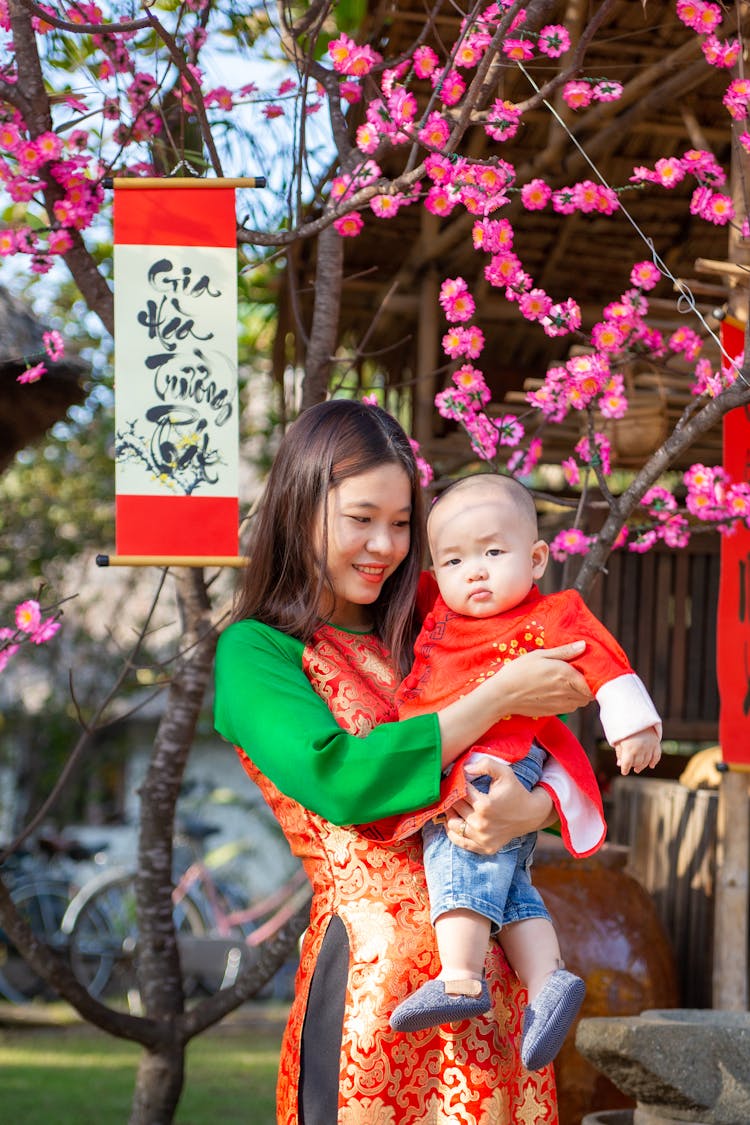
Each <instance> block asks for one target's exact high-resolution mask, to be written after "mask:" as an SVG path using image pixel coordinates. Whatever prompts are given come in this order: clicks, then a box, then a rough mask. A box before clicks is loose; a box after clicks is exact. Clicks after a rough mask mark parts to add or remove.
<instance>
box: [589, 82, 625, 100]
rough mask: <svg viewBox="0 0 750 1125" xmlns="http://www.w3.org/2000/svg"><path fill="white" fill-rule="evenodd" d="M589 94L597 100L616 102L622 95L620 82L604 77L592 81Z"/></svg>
mask: <svg viewBox="0 0 750 1125" xmlns="http://www.w3.org/2000/svg"><path fill="white" fill-rule="evenodd" d="M591 95H592V97H593V98H594V100H595V101H597V102H616V101H618V100H619V99H620V98H621V97H622V83H621V82H613V81H612V80H611V79H609V78H604V79H602V80H601V81H600V82H595V83H594V85H593V87H592V90H591Z"/></svg>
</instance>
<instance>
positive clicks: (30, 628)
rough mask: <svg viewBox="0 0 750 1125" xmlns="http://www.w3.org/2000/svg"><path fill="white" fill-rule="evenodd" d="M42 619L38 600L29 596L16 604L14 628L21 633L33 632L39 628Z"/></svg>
mask: <svg viewBox="0 0 750 1125" xmlns="http://www.w3.org/2000/svg"><path fill="white" fill-rule="evenodd" d="M41 620H42V611H41V609H40V606H39V602H37V601H35V600H34V599H33V598H29V599H28V600H27V601H25V602H20V603H19V605H17V606H16V628H17V629H20V631H21V632H22V633H33V632H34V631H35V630H36V629H38V628H39V625H40V623H41Z"/></svg>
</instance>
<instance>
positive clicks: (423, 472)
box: [362, 399, 435, 488]
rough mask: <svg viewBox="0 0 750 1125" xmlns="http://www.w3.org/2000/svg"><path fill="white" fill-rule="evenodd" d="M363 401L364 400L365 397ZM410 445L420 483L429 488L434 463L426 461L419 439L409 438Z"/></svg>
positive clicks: (375, 403) (432, 476)
mask: <svg viewBox="0 0 750 1125" xmlns="http://www.w3.org/2000/svg"><path fill="white" fill-rule="evenodd" d="M362 401H363V402H364V399H363V400H362ZM372 405H373V406H377V402H374V403H373V404H372ZM409 445H410V446H411V448H412V453H413V454H414V460H415V461H416V462H417V472H418V473H419V483H420V484H421V485H422V488H427V485H428V484H429V483H430V481H431V480H432V479H433V478H434V476H435V474H434V473H433V471H432V465H430V464H429V462H428V461H425V459H424V457H422V456H421V453H420V447H419V442H418V441H415V440H414V438H409Z"/></svg>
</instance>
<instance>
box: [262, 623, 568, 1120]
mask: <svg viewBox="0 0 750 1125" xmlns="http://www.w3.org/2000/svg"><path fill="white" fill-rule="evenodd" d="M303 667H304V669H305V672H306V674H307V675H308V678H309V679H310V681H311V683H312V685H313V687H314V688H315V690H316V691H318V692H319V694H320V695H321V696H323V698H325V699H326V701H327V703H328V705H329V707H330V708H331V710H332V712H333V713H334V715H335V716H336V718H337V719H338V721H339V723H340V724H341V725H342V726H343V727H344V728H345V729H347V730H349V731H351V732H352V733H355V734H364V733H366V732H367V731H368V730H370V729H372V727H373V726H374V725H375V724H377V723H381V722H383V721H386V720H389V719H394V718H395V710H394V706H393V693H394V690H395V686H396V682H395V676H394V673H393V669H392V668H391V666H390V664H389V662H388V659H387V657H386V655H385V653H384V651H383V649H382V646H381V645H380V643H379V642H378V641H377V640H376V639H375V638H373V637H370V636H364V637H363V636H354V635H351V634H344V633H339V632H337V631H336V630H333V629H330V628H327V627H326V628H323V629H321V630H319V632H318V634H317V635H316V637H315V638H314V644H313V645H311V646H310V647H309V648H308V649H307V650H306V651H305V654H304V657H303ZM249 772H250V773H251V775H252V776H253V777H254V780H255V781H256V782H257V784H258V785H259V786H260V788H261V790H262V792H263V795H264V797H265V799H266V801H267V802H268V803H269V805H270V807H271V808H272V810H273V812H274V814H275V815H276V817H277V819H278V820H279V823H280V824H281V826H282V828H283V830H284V833H285V835H286V836H287V839H288V840H289V844H290V846H291V848H292V851H293V852H294V853H295V855H298V856H300V857H301V858H302V860H303V862H304V865H305V870H306V871H307V874H308V877H309V878H310V881H311V883H312V885H313V888H314V891H315V896H314V899H313V905H312V909H311V918H310V926H309V928H308V930H307V932H306V936H305V940H304V942H303V948H302V952H301V956H300V968H299V972H298V977H297V990H296V996H295V1000H294V1002H293V1004H292V1008H291V1012H290V1016H289V1022H288V1025H287V1029H286V1033H285V1036H284V1042H283V1045H282V1053H281V1060H280V1065H279V1082H278V1100H277V1118H278V1122H279V1125H298V1112H297V1088H298V1085H299V1047H300V1037H301V1032H302V1023H303V1020H304V1014H305V1005H306V1001H307V995H308V991H309V986H310V981H311V979H312V974H313V971H314V968H315V961H316V958H317V955H318V952H319V950H320V946H321V942H322V939H323V936H324V934H325V930H326V927H327V924H328V921H329V919H330V917H331V916H332V915H333V914H337V915H338V916H339V917H340V918H341V920H342V921H343V923H344V925H345V927H346V929H347V932H348V935H349V942H350V950H351V959H350V970H349V980H348V985H347V994H346V1010H345V1015H344V1025H343V1034H342V1043H341V1053H340V1059H339V1065H340V1072H339V1076H340V1083H339V1112H338V1116H337V1121H336V1122H335V1123H334V1122H331V1125H531V1122H532V1121H533V1122H535V1123H536V1122H538V1123H540V1125H541V1123H542V1122H544V1125H557V1113H556V1110H555V1094H554V1079H553V1077H552V1072H551V1068H550V1069H548V1071H545V1072H542V1074H541V1075H533V1076H530V1075H528V1074H527V1072H525V1071H524V1070H522V1068H521V1066H520V1062H519V1060H518V1055H517V1050H516V1048H515V1043H516V1041H517V1037H518V1034H519V1028H520V1012H521V1009H520V1003H519V1000H520V997H519V989H518V985H517V982H516V981H515V978H514V977H513V976H512V974H511V973H510V970H509V969H508V967H507V965H506V963H505V961H504V959H503V957H502V954H501V953H500V950H499V947H497V946H494V947H493V949H492V950H491V951H490V953H489V955H488V958H487V977H488V981H489V984H490V989H491V992H492V996H493V1002H494V1008H493V1011H492V1012H490V1013H488V1014H487V1015H486V1016H482V1017H480V1018H478V1019H475V1020H466V1021H462V1022H460V1023H456V1024H452V1025H450V1027H441V1028H434V1029H431V1030H428V1031H422V1032H417V1033H416V1034H414V1035H404V1034H399V1033H397V1032H394V1031H392V1030H391V1028H390V1024H389V1018H390V1014H391V1012H392V1011H393V1008H394V1007H395V1006H396V1004H397V1003H398V1002H399V1001H400V1000H402V999H403V998H404V996H406V995H407V993H409V992H410V991H412V990H413V989H414V988H416V987H418V986H419V985H420V984H421V983H422V982H423V981H424V980H426V979H427V977H428V976H433V975H435V974H436V973H437V971H438V968H439V963H438V959H437V950H436V948H435V942H434V934H433V930H432V927H431V925H430V921H429V910H428V904H427V892H426V886H425V882H424V872H423V869H422V863H421V844H420V842H419V837H411V838H410V839H409V840H407V841H405V842H403V843H401V844H395V845H392V846H390V847H385V846H383V845H380V844H376V843H373V842H371V841H369V840H367V839H365V838H364V837H363V836H361V835H360V834H359V833H358V832H357V831H356V830H355V829H349V828H337V827H335V826H334V825H332V824H330V823H328V822H327V821H325V820H323V819H322V818H321V817H319V816H317V815H316V814H314V813H311V812H309V811H307V810H306V809H303V808H302V807H301V806H300V805H298V804H297V803H296V802H294V801H292V800H290V799H289V798H288V797H285V796H284V795H283V794H281V793H280V792H279V791H278V790H277V789H276V788H275V786H273V785H272V784H271V782H269V781H268V780H267V779H266V778H264V777H263V776H262V775H260V774H258V772H257V770H254V769H253V768H252V767H249Z"/></svg>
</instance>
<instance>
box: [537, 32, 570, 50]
mask: <svg viewBox="0 0 750 1125" xmlns="http://www.w3.org/2000/svg"><path fill="white" fill-rule="evenodd" d="M537 43H538V45H539V50H540V51H541V52H542V54H543V55H547V56H548V58H550V59H559V58H560V55H564V54H565V52H566V51H567V50H569V48H570V35H569V34H568V31H567V28H565V27H563V26H562V24H555V23H549V24H547V26H546V27H543V28H542V30H541V31H540V32H539V36H538V38H537Z"/></svg>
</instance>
